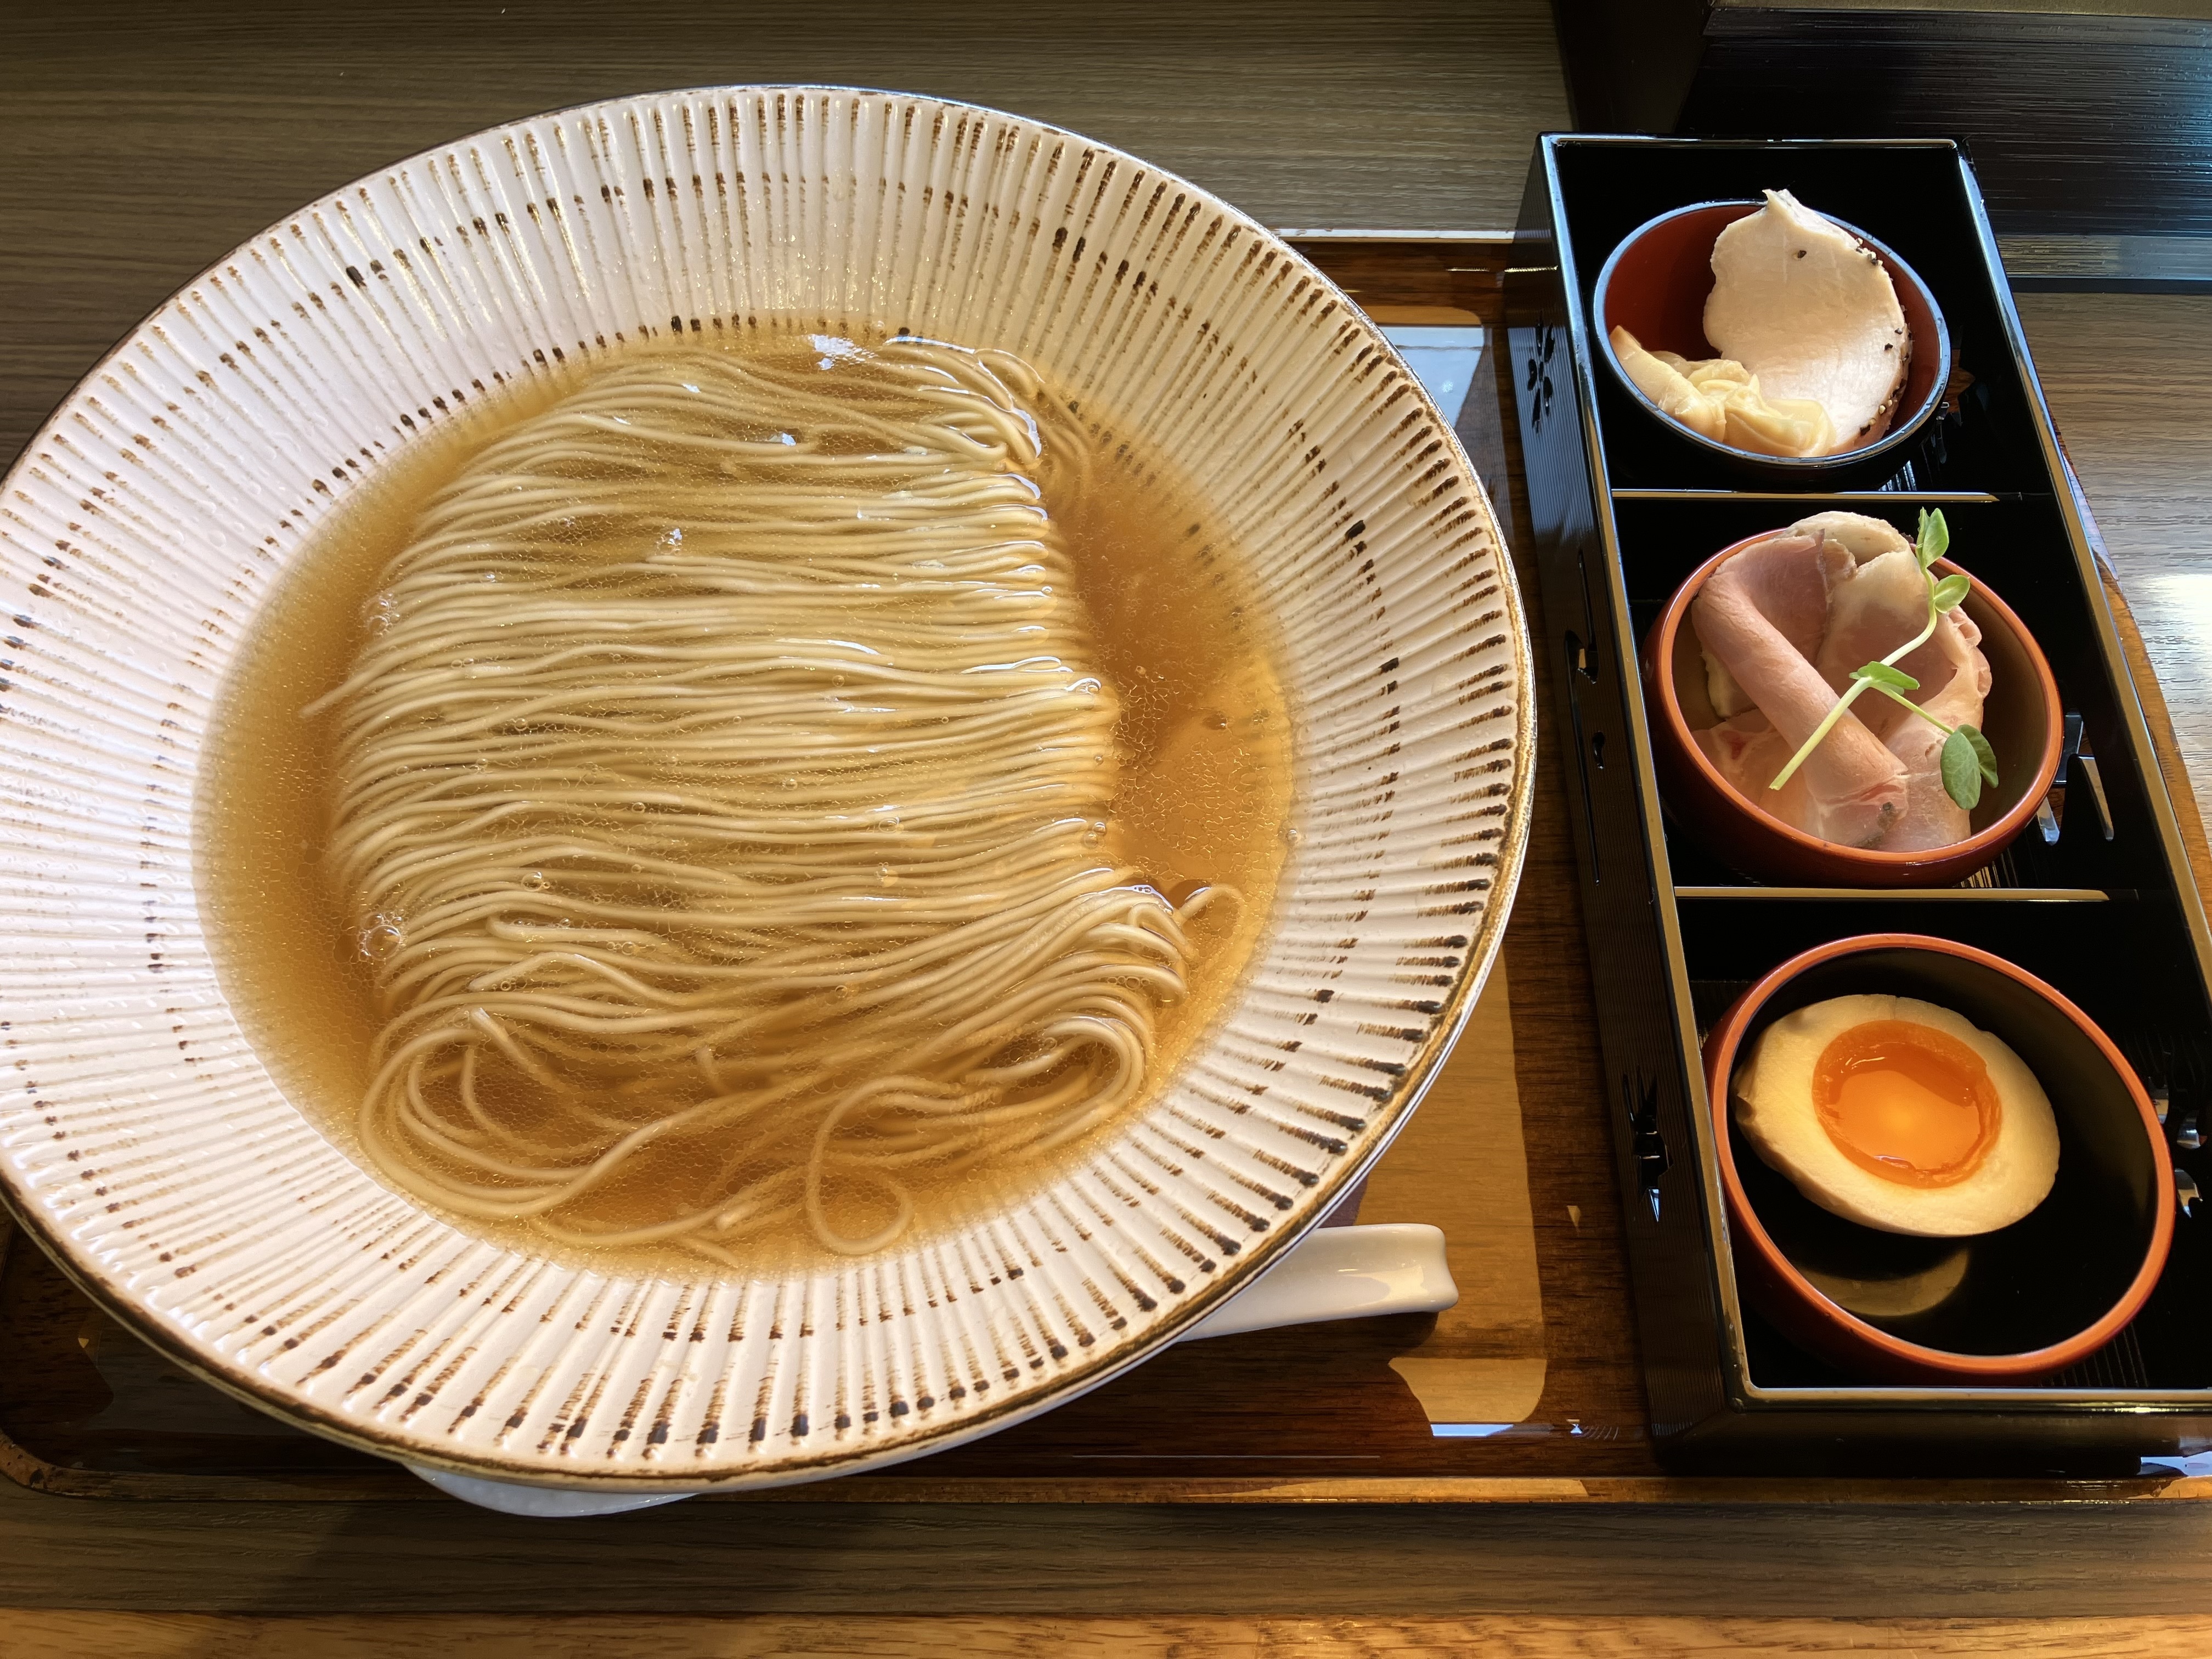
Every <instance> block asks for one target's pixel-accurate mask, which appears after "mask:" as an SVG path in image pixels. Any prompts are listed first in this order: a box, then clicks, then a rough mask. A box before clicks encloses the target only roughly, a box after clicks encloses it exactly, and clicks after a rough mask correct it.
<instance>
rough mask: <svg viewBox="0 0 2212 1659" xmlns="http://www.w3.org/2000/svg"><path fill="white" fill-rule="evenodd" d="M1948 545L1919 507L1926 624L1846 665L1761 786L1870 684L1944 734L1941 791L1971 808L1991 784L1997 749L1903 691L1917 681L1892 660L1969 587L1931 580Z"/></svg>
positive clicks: (1907, 652)
mask: <svg viewBox="0 0 2212 1659" xmlns="http://www.w3.org/2000/svg"><path fill="white" fill-rule="evenodd" d="M1950 545H1951V531H1950V527H1949V526H1948V525H1946V524H1945V523H1944V522H1943V512H1942V508H1941V507H1938V508H1937V509H1936V511H1935V512H1933V513H1930V512H1929V511H1928V510H1927V509H1926V508H1925V507H1923V508H1922V509H1921V511H1920V533H1919V535H1918V536H1917V538H1914V542H1913V556H1914V557H1916V558H1917V559H1918V560H1919V562H1920V575H1921V579H1922V580H1923V581H1925V582H1926V583H1927V584H1928V625H1927V626H1926V627H1925V628H1923V629H1921V630H1920V631H1919V632H1918V633H1917V634H1915V635H1913V636H1912V637H1911V639H1909V640H1907V641H1905V643H1904V644H1903V645H1900V646H1899V647H1897V649H1896V650H1894V651H1893V652H1891V653H1889V654H1888V655H1887V656H1886V657H1884V658H1883V659H1881V661H1880V662H1870V663H1868V664H1867V665H1865V666H1863V667H1861V668H1854V669H1853V670H1851V684H1850V690H1847V691H1845V692H1844V695H1843V696H1841V697H1839V698H1838V699H1837V700H1836V706H1835V707H1834V708H1831V709H1830V710H1829V711H1828V717H1827V719H1826V720H1822V721H1821V722H1820V725H1819V726H1815V727H1814V729H1813V735H1812V736H1811V737H1809V738H1806V739H1805V746H1804V747H1803V748H1802V749H1800V750H1798V751H1797V752H1796V754H1794V755H1792V756H1791V757H1790V764H1789V765H1787V766H1785V767H1784V768H1783V769H1781V770H1780V771H1779V772H1778V773H1776V774H1775V775H1774V781H1773V782H1772V783H1770V784H1769V785H1767V786H1766V787H1768V788H1770V789H1779V788H1780V787H1782V786H1783V785H1784V784H1785V783H1787V782H1789V781H1790V779H1791V778H1792V777H1794V776H1795V775H1796V771H1797V769H1798V768H1799V767H1801V766H1802V765H1803V764H1804V763H1805V758H1806V757H1807V756H1808V755H1810V754H1811V753H1812V752H1813V750H1814V749H1816V748H1818V747H1819V746H1820V739H1821V738H1825V737H1826V736H1827V735H1828V733H1829V732H1832V730H1834V729H1835V725H1836V722H1837V721H1838V720H1841V719H1843V717H1844V711H1845V710H1846V709H1848V708H1850V706H1851V705H1852V704H1853V703H1854V702H1857V701H1858V699H1859V697H1860V696H1861V694H1863V692H1865V691H1867V690H1875V691H1879V692H1881V694H1882V695H1883V696H1886V697H1889V698H1892V699H1893V700H1894V701H1896V702H1899V703H1902V704H1903V705H1904V706H1905V708H1909V709H1911V711H1912V712H1913V713H1914V714H1917V715H1919V716H1920V718H1921V719H1922V720H1926V721H1927V722H1928V723H1929V725H1930V726H1934V727H1935V728H1936V730H1937V731H1938V732H1942V733H1943V734H1944V737H1943V753H1942V774H1943V792H1944V793H1946V794H1948V795H1949V796H1950V797H1951V799H1953V800H1954V801H1956V802H1958V803H1959V805H1960V806H1961V807H1963V808H1964V809H1965V810H1966V811H1969V812H1971V811H1973V810H1974V808H1975V807H1976V806H1977V805H1979V804H1980V802H1981V799H1982V786H1983V785H1984V783H1986V784H1989V785H1990V786H1991V787H1995V786H1996V781H1997V757H1996V750H1993V749H1991V748H1990V743H1989V739H1988V738H1984V736H1983V735H1982V734H1981V733H1980V732H1978V731H1976V730H1975V729H1974V728H1973V727H1972V726H1966V725H1964V724H1961V725H1959V726H1946V725H1944V724H1943V722H1942V721H1941V720H1937V719H1936V717H1935V716H1934V715H1933V714H1929V712H1928V711H1927V710H1926V709H1924V708H1922V707H1921V706H1920V705H1919V704H1918V703H1917V702H1913V701H1912V699H1911V698H1910V697H1908V696H1905V693H1906V692H1908V691H1917V690H1919V689H1920V682H1919V681H1918V680H1916V679H1914V678H1912V676H1911V675H1910V674H1908V673H1906V672H1905V671H1904V670H1903V669H1901V668H1899V667H1898V666H1897V665H1898V664H1899V662H1901V661H1903V660H1904V659H1905V658H1906V657H1909V656H1911V654H1912V653H1914V652H1915V651H1917V650H1918V649H1919V648H1920V647H1922V646H1923V645H1925V644H1926V643H1927V642H1928V641H1929V638H1930V637H1932V636H1933V635H1934V634H1935V632H1936V618H1937V617H1941V616H1942V614H1943V613H1944V612H1945V611H1951V610H1954V609H1956V608H1957V606H1958V604H1959V602H1960V600H1961V599H1965V598H1966V595H1967V594H1969V593H1971V592H1973V587H1974V583H1973V579H1972V577H1970V576H1966V575H1962V574H1956V573H1954V574H1951V575H1948V576H1946V577H1944V578H1943V579H1942V580H1941V581H1938V580H1936V574H1935V571H1934V568H1933V567H1934V565H1935V563H1936V560H1938V559H1940V558H1942V556H1943V555H1944V552H1945V550H1947V549H1948V548H1949V547H1950Z"/></svg>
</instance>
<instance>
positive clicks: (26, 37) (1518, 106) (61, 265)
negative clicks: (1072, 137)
mask: <svg viewBox="0 0 2212 1659" xmlns="http://www.w3.org/2000/svg"><path fill="white" fill-rule="evenodd" d="M917 15H918V14H917V13H916V12H915V9H913V8H912V7H911V6H909V5H907V4H903V3H900V0H845V3H843V4H842V5H840V6H838V7H836V9H835V11H834V14H829V13H824V12H823V11H822V10H821V9H817V8H809V7H804V6H755V5H722V4H715V5H708V4H700V3H684V0H635V3H629V4H624V5H623V6H621V7H619V8H617V9H613V10H610V9H609V8H608V7H606V6H605V5H604V4H601V3H594V0H538V3H533V4H529V5H522V4H513V5H500V4H497V3H495V0H386V3H382V4H380V5H377V6H374V7H329V6H322V5H316V4H311V3H306V0H254V3H252V4H246V3H243V0H210V3H205V4H194V5H189V6H176V5H168V4H164V3H161V0H16V3H15V4H13V5H11V6H10V7H9V15H8V28H7V49H6V50H5V51H4V52H0V155H6V156H7V157H8V165H7V166H6V167H4V168H0V224H5V225H6V226H7V227H8V233H7V234H6V236H5V237H4V238H0V289H4V291H5V292H6V294H7V295H8V301H7V303H6V305H5V307H0V359H3V360H4V361H5V362H7V363H8V365H9V374H7V375H6V376H5V377H4V379H0V464H5V463H6V462H9V461H12V460H13V459H14V458H15V453H16V452H17V451H18V450H20V449H21V447H22V445H23V444H24V442H25V441H26V440H27V439H28V437H29V436H30V435H31V433H32V432H33V430H34V429H35V428H36V427H37V425H38V423H39V422H40V421H42V420H44V419H45V418H46V414H47V412H48V411H49V410H52V407H53V406H54V404H56V403H58V401H59V400H60V399H61V398H62V396H63V394H64V392H67V391H68V390H69V388H70V386H71V385H72V384H74V383H75V381H76V379H77V377H78V376H79V375H81V374H83V373H84V372H85V371H86V370H87V369H88V368H90V367H91V366H92V365H93V363H94V362H96V361H97V360H98V358H99V357H100V355H101V353H103V352H104V351H105V350H106V349H107V348H108V346H110V345H111V344H112V343H114V342H115V340H116V339H118V337H120V336H121V335H123V334H124V333H125V331H128V330H129V329H130V327H131V325H133V324H134V323H136V322H137V320H138V319H139V318H141V317H142V316H143V315H144V314H145V313H147V312H149V311H150V310H152V309H153V308H154V307H155V306H156V305H158V304H159V303H160V302H161V301H162V300H163V299H165V298H166V297H167V295H169V294H170V293H171V292H172V291H173V289H177V288H178V287H179V286H180V285H181V284H183V283H185V281H187V280H188V279H189V278H191V276H194V275H195V274H196V273H197V272H198V271H199V270H202V269H203V268H204V267H205V266H206V265H207V264H209V263H210V261H211V260H213V259H215V258H218V257H219V256H220V255H222V253H224V252H227V251H228V250H229V249H230V248H232V247H234V246H236V245H237V244H238V243H240V241H242V240H245V239H246V237H248V236H251V235H252V234H253V233H254V232H256V231H258V230H259V229H260V228H262V227H263V226H264V225H267V224H270V223H271V222H274V221H275V220H276V219H277V218H278V217H279V216H282V215H283V214H285V213H288V212H289V211H291V210H293V209H294V208H296V207H298V206H299V205H301V204H302V203H305V202H307V201H311V200H313V198H314V197H317V196H319V195H321V194H322V193H323V192H324V191H329V190H332V189H335V188H337V186H338V185H343V183H345V182H346V181H347V180H348V179H353V178H356V177H358V176H360V175H361V174H362V173H368V172H370V171H372V170H373V169H374V168H377V167H381V166H384V165H385V164H386V163H388V162H392V161H398V160H399V159H400V158H402V157H403V156H406V155H411V154H413V153H414V152H415V151H416V150H418V149H423V148H425V147H427V146H428V145H430V144H433V143H441V142H442V141H445V140H447V139H451V138H454V137H459V136H461V135H463V134H465V133H469V132H473V131H477V130H478V129H480V128H483V127H488V126H492V125H496V124H498V123H500V122H502V121H507V120H511V119H513V118H516V117H518V116H522V115H527V114H530V113H532V112H535V111H538V110H545V109H554V108H559V107H562V106H567V105H570V104H577V103H583V102H587V101H589V100H593V99H597V98H605V97H610V96H612V95H615V94H622V93H630V92H641V91H648V90H652V89H654V88H665V87H689V86H701V85H708V84H713V83H716V82H747V81H750V82H778V81H783V82H790V81H812V82H835V83H837V84H841V85H848V86H873V87H888V88H896V89H897V90H900V91H906V92H922V93H931V94H937V95H939V96H943V97H949V98H961V99H967V100H971V101H974V102H978V103H984V104H989V105H992V106H995V107H998V108H1001V109H1006V110H1011V111H1012V112H1015V113H1017V114H1021V115H1029V116H1034V117H1036V118H1040V119H1042V120H1047V121H1051V122H1054V123H1056V124H1058V125H1061V126H1066V127H1072V128H1073V129H1075V130H1076V131H1079V132H1083V133H1085V134H1088V135H1090V136H1091V137H1097V138H1101V139H1103V140H1105V141H1106V142H1108V143H1114V144H1119V145H1121V146H1123V147H1125V148H1127V149H1130V150H1132V151H1133V152H1134V153H1135V154H1137V155H1141V156H1144V157H1145V158H1146V159H1147V160H1149V161H1156V162H1158V164H1159V165H1161V166H1163V167H1170V168H1173V169H1174V170H1176V171H1177V172H1179V173H1184V174H1186V175H1188V177H1189V178H1191V179H1194V180H1195V181H1196V182H1198V183H1199V184H1201V185H1205V186H1206V188H1207V189H1209V190H1212V191H1217V192H1218V193H1219V194H1220V195H1222V196H1223V197H1226V198H1227V199H1228V200H1229V201H1231V202H1232V203H1234V204H1236V205H1237V206H1238V207H1240V208H1243V209H1244V210H1246V211H1247V212H1249V213H1251V214H1253V215H1254V216H1255V217H1257V218H1259V219H1260V220H1261V222H1264V223H1267V224H1273V225H1285V226H1292V225H1383V226H1393V227H1449V226H1467V225H1479V226H1487V227H1492V228H1505V227H1508V226H1510V224H1511V222H1512V221H1513V218H1514V216H1515V214H1516V211H1517V210H1518V208H1519V205H1520V201H1521V188H1522V180H1523V179H1524V178H1525V177H1526V175H1527V173H1528V156H1529V152H1530V149H1531V147H1532V146H1533V144H1534V140H1535V136H1536V134H1537V133H1539V132H1541V131H1544V130H1545V129H1547V128H1549V127H1559V126H1564V125H1565V124H1566V94H1565V87H1564V83H1563V82H1562V81H1561V79H1560V72H1559V63H1558V58H1557V55H1556V53H1555V52H1554V50H1553V40H1552V20H1551V15H1550V12H1549V9H1548V8H1547V6H1546V5H1545V3H1544V0H1480V3H1470V0H1205V3H1198V4H1191V3H1181V0H1122V3H1119V4H1116V5H1115V6H1112V7H1097V6H1076V5H1051V4H1038V3H1036V0H968V3H964V4H961V5H957V6H949V7H938V8H933V9H930V10H929V11H928V12H927V14H926V15H927V25H926V26H920V25H917V22H916V21H915V20H916V17H917ZM833 17H834V21H831V19H832V18H833Z"/></svg>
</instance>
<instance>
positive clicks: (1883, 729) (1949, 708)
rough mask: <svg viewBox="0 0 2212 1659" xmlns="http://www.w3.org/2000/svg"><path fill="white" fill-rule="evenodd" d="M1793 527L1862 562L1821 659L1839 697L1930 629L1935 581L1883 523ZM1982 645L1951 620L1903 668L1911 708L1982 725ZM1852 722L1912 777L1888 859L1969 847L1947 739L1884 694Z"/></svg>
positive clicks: (1843, 585) (1841, 597)
mask: <svg viewBox="0 0 2212 1659" xmlns="http://www.w3.org/2000/svg"><path fill="white" fill-rule="evenodd" d="M1792 527H1793V528H1794V529H1797V530H1809V529H1814V528H1818V529H1819V530H1820V532H1822V533H1823V534H1824V535H1825V536H1826V538H1827V539H1828V540H1830V541H1831V542H1833V543H1836V544H1839V545H1849V546H1852V547H1853V548H1854V550H1855V551H1856V552H1857V557H1858V558H1859V560H1860V562H1859V564H1858V566H1857V568H1856V570H1855V571H1854V572H1853V573H1852V574H1851V575H1850V579H1849V580H1845V581H1842V582H1838V583H1837V584H1836V585H1835V586H1834V588H1833V592H1832V599H1831V601H1830V609H1829V613H1828V629H1827V636H1826V638H1825V639H1824V640H1823V641H1821V643H1820V653H1819V655H1818V656H1816V657H1815V658H1814V666H1816V667H1817V668H1818V669H1819V670H1820V676H1821V678H1823V679H1825V680H1826V682H1827V683H1828V684H1829V685H1830V686H1832V687H1833V688H1834V689H1835V690H1837V691H1838V692H1841V691H1843V690H1845V689H1846V688H1847V687H1848V686H1849V685H1850V675H1851V671H1852V670H1853V669H1855V668H1857V667H1858V666H1859V665H1861V664H1863V663H1869V662H1879V661H1881V659H1883V658H1885V657H1887V655H1888V654H1889V653H1891V652H1893V651H1894V650H1896V649H1897V647H1899V646H1900V645H1903V644H1904V643H1905V641H1907V640H1909V639H1911V637H1912V636H1913V635H1915V634H1917V633H1918V632H1919V631H1920V630H1921V629H1923V628H1924V627H1926V626H1927V624H1928V579H1927V577H1926V576H1925V575H1923V574H1922V572H1921V569H1920V562H1919V560H1917V558H1915V557H1914V556H1913V555H1912V550H1911V545H1910V544H1908V543H1907V542H1906V541H1905V538H1904V537H1903V536H1901V535H1899V534H1898V532H1896V531H1895V530H1893V529H1892V528H1891V527H1890V526H1888V525H1887V524H1884V523H1882V522H1881V520H1878V519H1867V518H1862V517H1860V516H1859V515H1858V514H1857V513H1821V514H1820V515H1819V517H1817V518H1814V519H1808V520H1803V521H1802V522H1801V523H1799V524H1797V525H1796V526H1792ZM1981 638H1982V632H1981V629H1978V627H1976V626H1975V625H1974V622H1973V619H1972V617H1968V616H1967V615H1966V613H1965V612H1964V611H1956V610H1954V611H1947V612H1945V613H1944V614H1943V615H1942V616H1941V617H1937V618H1936V631H1935V632H1934V633H1933V634H1931V635H1929V636H1928V638H1927V640H1926V641H1923V643H1921V644H1920V645H1918V646H1917V647H1914V648H1913V649H1912V651H1911V652H1910V653H1907V654H1906V655H1905V656H1904V657H1902V658H1900V659H1899V660H1898V662H1897V666H1898V667H1899V668H1900V669H1902V670H1903V671H1905V673H1907V674H1909V675H1911V677H1912V678H1914V679H1916V680H1918V681H1919V682H1920V689H1919V690H1917V691H1914V692H1911V693H1910V694H1909V695H1910V696H1911V698H1912V701H1913V702H1916V703H1917V704H1918V705H1919V706H1920V707H1921V708H1922V709H1923V710H1924V711H1925V712H1926V713H1927V714H1931V715H1933V716H1934V717H1935V718H1936V719H1937V720H1941V721H1942V722H1943V724H1944V725H1945V726H1952V727H1956V726H1960V725H1966V726H1976V727H1978V726H1980V725H1981V723H1982V705H1983V703H1984V701H1985V700H1986V699H1987V697H1988V696H1989V690H1990V664H1989V659H1988V658H1986V657H1985V656H1984V655H1983V654H1982V652H1981V648H1980V647H1981ZM1851 712H1852V713H1853V714H1857V716H1858V717H1859V719H1860V720H1861V722H1862V723H1863V725H1864V726H1866V728H1867V729H1868V730H1869V731H1870V732H1873V733H1874V734H1875V736H1876V737H1878V738H1881V740H1882V744H1883V745H1884V746H1885V747H1886V748H1887V749H1888V750H1889V751H1890V752H1891V753H1892V754H1893V755H1895V756H1896V757H1898V759H1899V761H1900V762H1901V763H1903V764H1904V767H1905V812H1904V816H1903V817H1900V818H1899V821H1898V822H1897V823H1896V824H1895V825H1894V826H1893V828H1892V829H1890V831H1889V833H1888V835H1887V836H1884V837H1883V839H1882V843H1881V844H1882V848H1883V850H1885V851H1887V852H1898V853H1917V852H1927V851H1929V850H1932V849H1933V848H1939V847H1950V846H1954V845H1955V844H1956V843H1958V842H1962V841H1964V840H1965V839H1966V836H1968V835H1969V834H1970V833H1972V825H1971V823H1969V821H1968V815H1967V812H1966V808H1965V807H1963V806H1960V805H1959V804H1958V803H1957V802H1956V801H1954V800H1953V799H1951V796H1950V793H1949V791H1948V790H1946V789H1945V788H1944V787H1943V769H1942V754H1943V742H1944V738H1945V736H1946V733H1945V732H1942V731H1941V730H1939V729H1938V728H1937V727H1936V726H1932V725H1930V724H1929V722H1928V721H1927V720H1923V719H1922V718H1921V717H1920V716H1919V715H1918V714H1914V713H1912V711H1911V709H1908V708H1904V707H1902V706H1900V705H1899V703H1897V702H1895V701H1893V699H1891V698H1889V697H1886V696H1881V694H1880V693H1879V692H1871V691H1870V692H1868V693H1865V694H1864V695H1863V696H1861V697H1860V698H1859V700H1858V701H1857V702H1855V703H1853V704H1852V705H1851Z"/></svg>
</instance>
